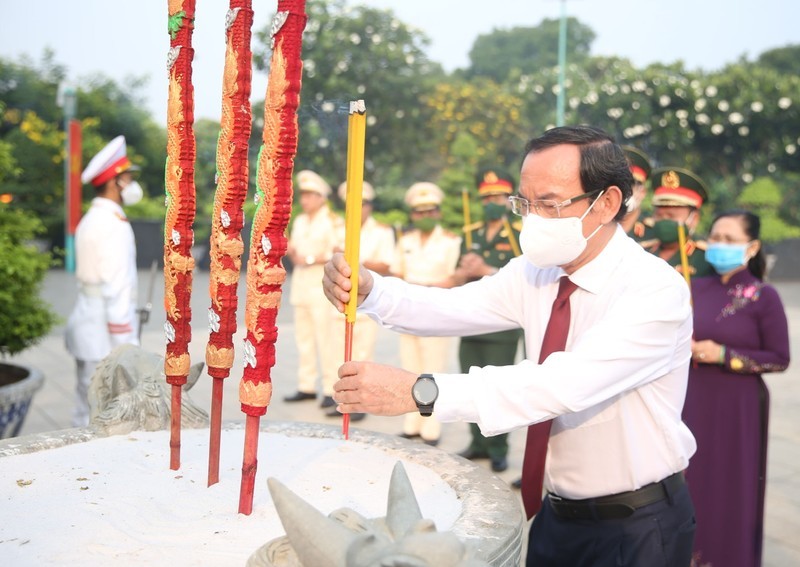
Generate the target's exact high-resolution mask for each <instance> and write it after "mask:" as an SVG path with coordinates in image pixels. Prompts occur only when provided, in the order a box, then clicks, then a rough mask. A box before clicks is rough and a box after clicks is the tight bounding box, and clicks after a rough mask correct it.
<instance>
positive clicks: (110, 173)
mask: <svg viewBox="0 0 800 567" xmlns="http://www.w3.org/2000/svg"><path fill="white" fill-rule="evenodd" d="M138 170H139V167H138V166H136V165H133V164H132V163H131V160H129V159H128V149H127V146H126V145H125V136H117V137H116V138H114V139H113V140H111V141H110V142H109V143H108V144H106V147H104V148H103V149H102V150H100V151H99V152H97V155H96V156H94V157H93V158H92V160H91V161H90V162H89V165H87V166H86V169H84V170H83V173H82V174H81V181H82V182H83V183H91V184H92V185H94V186H95V187H100V186H102V185H103V184H104V183H105V182H106V181H108V180H109V179H114V178H115V177H116V176H117V175H119V174H120V173H125V172H126V171H138Z"/></svg>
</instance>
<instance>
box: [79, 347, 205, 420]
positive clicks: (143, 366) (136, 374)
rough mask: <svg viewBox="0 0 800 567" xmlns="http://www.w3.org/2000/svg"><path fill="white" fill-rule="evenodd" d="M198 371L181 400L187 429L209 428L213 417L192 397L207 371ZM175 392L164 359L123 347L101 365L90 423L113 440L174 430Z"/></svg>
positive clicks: (94, 382)
mask: <svg viewBox="0 0 800 567" xmlns="http://www.w3.org/2000/svg"><path fill="white" fill-rule="evenodd" d="M203 367H204V364H203V363H202V362H200V363H197V364H195V365H193V366H192V368H191V371H190V373H189V377H188V379H187V382H186V384H185V385H184V386H183V393H182V396H181V427H184V428H202V427H208V414H207V413H206V412H204V411H203V410H202V409H200V408H199V407H197V406H196V405H195V404H194V403H193V402H192V400H191V398H190V397H189V395H188V392H189V390H191V388H192V387H193V386H194V385H195V384H196V383H197V379H198V378H199V377H200V375H201V374H202V372H203ZM171 389H172V386H170V385H169V384H167V382H166V378H165V375H164V357H163V356H159V355H157V354H155V353H152V352H149V351H146V350H143V349H142V348H140V347H138V346H134V345H121V346H119V347H117V348H115V349H114V350H113V351H111V354H109V355H108V356H107V357H106V358H104V359H103V360H102V361H101V362H100V364H98V365H97V370H95V373H94V376H92V383H91V385H90V386H89V406H90V407H91V414H90V419H89V424H90V425H91V426H92V427H95V428H96V429H98V430H100V431H104V432H105V433H107V434H109V435H124V434H126V433H130V432H131V431H137V430H138V431H157V430H160V429H169V427H170V414H171V396H172V394H171Z"/></svg>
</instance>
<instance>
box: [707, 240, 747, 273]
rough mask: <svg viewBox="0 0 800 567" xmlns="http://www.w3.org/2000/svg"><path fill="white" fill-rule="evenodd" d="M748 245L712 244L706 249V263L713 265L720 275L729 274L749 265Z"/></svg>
mask: <svg viewBox="0 0 800 567" xmlns="http://www.w3.org/2000/svg"><path fill="white" fill-rule="evenodd" d="M748 246H749V243H748V244H721V243H716V242H714V243H712V244H709V245H708V248H707V249H706V262H708V263H709V264H711V266H712V267H713V268H714V271H716V272H717V273H718V274H720V275H723V274H727V273H728V272H730V271H733V270H735V269H736V268H739V267H741V266H744V265H745V264H746V263H747V260H748V257H747V247H748Z"/></svg>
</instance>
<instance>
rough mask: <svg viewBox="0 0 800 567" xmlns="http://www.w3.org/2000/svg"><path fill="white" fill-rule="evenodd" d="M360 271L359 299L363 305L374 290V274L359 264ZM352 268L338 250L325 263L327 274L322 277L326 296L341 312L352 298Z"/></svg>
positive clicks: (358, 302) (358, 301)
mask: <svg viewBox="0 0 800 567" xmlns="http://www.w3.org/2000/svg"><path fill="white" fill-rule="evenodd" d="M358 267H359V271H358V300H357V304H358V305H361V303H362V302H363V301H364V299H365V298H366V297H367V295H369V292H370V291H372V283H373V280H372V274H371V273H370V272H369V270H366V269H365V268H364V266H362V265H360V264H359V266H358ZM351 273H352V270H351V269H350V266H349V265H348V264H347V260H345V258H344V254H342V253H341V252H337V253H336V254H334V255H333V257H332V258H331V259H330V260H328V262H327V263H326V264H325V275H324V276H323V277H322V289H323V291H324V292H325V297H327V298H328V301H330V302H331V303H332V304H333V306H334V307H336V309H338V310H339V312H340V313H344V306H345V304H346V303H347V302H348V301H349V300H350V288H351V287H352V286H351V284H350V274H351Z"/></svg>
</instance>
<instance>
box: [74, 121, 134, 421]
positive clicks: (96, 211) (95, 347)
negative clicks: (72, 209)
mask: <svg viewBox="0 0 800 567" xmlns="http://www.w3.org/2000/svg"><path fill="white" fill-rule="evenodd" d="M138 169H139V168H138V167H137V166H135V165H133V164H132V163H131V162H130V160H129V159H128V156H127V146H126V144H125V138H124V136H117V137H116V138H114V139H113V140H112V141H111V142H109V143H108V144H107V145H106V146H105V147H104V148H103V149H102V150H100V152H99V153H98V154H97V155H96V156H94V157H93V158H92V160H91V161H90V162H89V165H87V166H86V169H85V170H84V171H83V174H82V176H81V180H82V181H83V182H84V183H91V184H92V186H93V187H94V188H95V192H96V193H95V194H96V197H95V198H94V199H93V200H92V205H91V207H89V210H88V211H87V212H86V214H85V215H84V216H83V218H82V219H81V221H80V222H79V223H78V228H77V229H76V231H75V257H76V268H75V275H76V277H77V280H78V300H77V302H76V304H75V308H74V309H73V311H72V314H71V315H70V317H69V321H68V322H67V328H66V336H65V339H66V346H67V350H69V352H70V354H72V356H74V357H75V359H76V361H77V374H78V382H77V388H76V402H75V411H74V413H73V417H72V425H73V426H76V427H85V426H86V425H88V423H89V399H88V389H89V384H90V382H91V379H92V375H93V374H94V370H95V367H96V366H97V363H98V362H99V361H101V360H102V359H103V358H105V357H106V356H107V355H108V354H109V353H110V352H111V350H112V349H113V348H114V347H117V346H119V345H122V344H137V345H138V344H139V339H138V334H137V324H138V320H137V318H136V294H137V284H138V275H137V272H136V243H135V241H134V236H133V229H131V225H130V223H129V222H128V219H127V217H126V216H125V213H124V212H123V210H122V206H123V205H133V204H135V203H137V202H139V200H140V199H141V198H142V194H143V192H142V188H141V187H140V186H139V184H138V183H137V182H136V181H135V180H134V179H133V172H134V171H136V170H138Z"/></svg>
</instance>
